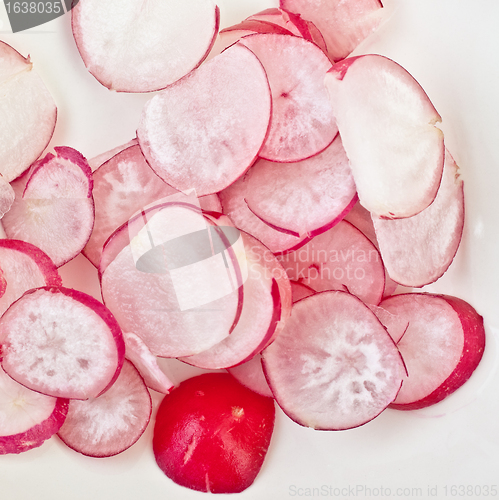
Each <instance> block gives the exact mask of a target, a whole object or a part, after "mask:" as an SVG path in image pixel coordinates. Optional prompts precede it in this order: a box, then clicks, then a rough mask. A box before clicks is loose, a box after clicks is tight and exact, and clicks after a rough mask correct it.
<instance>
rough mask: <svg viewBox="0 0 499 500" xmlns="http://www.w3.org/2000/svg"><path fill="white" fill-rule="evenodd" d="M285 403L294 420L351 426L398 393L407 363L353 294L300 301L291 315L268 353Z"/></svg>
mask: <svg viewBox="0 0 499 500" xmlns="http://www.w3.org/2000/svg"><path fill="white" fill-rule="evenodd" d="M263 368H264V372H265V375H266V377H267V381H268V383H269V386H270V389H271V390H272V392H273V394H274V397H275V399H276V401H277V403H278V404H279V406H280V407H281V408H282V409H283V410H284V412H285V413H286V414H287V415H288V416H289V417H290V418H292V419H293V420H294V421H295V422H297V423H299V424H300V425H304V426H306V427H312V428H314V429H323V430H326V429H328V430H340V429H350V428H352V427H357V426H359V425H363V424H365V423H367V422H369V421H370V420H372V419H373V418H374V417H376V416H377V415H379V414H380V413H381V412H382V411H383V410H384V409H385V408H386V407H387V406H388V405H389V404H390V403H391V402H393V400H394V399H395V397H396V396H397V393H398V391H399V389H400V385H401V383H402V376H403V371H404V365H403V362H402V358H401V356H400V353H399V352H398V350H397V347H396V346H395V343H394V342H393V340H392V339H391V338H390V336H389V335H388V333H387V331H386V329H385V328H384V327H383V325H382V324H381V323H380V322H379V320H378V319H377V317H376V316H375V315H374V313H373V312H372V311H371V310H370V309H369V308H368V307H367V306H366V305H365V304H363V303H362V301H361V300H360V299H358V298H357V297H355V296H354V295H351V294H349V293H347V292H339V291H336V292H322V293H316V294H315V295H312V296H310V297H307V298H305V299H302V300H300V301H299V302H296V303H295V304H294V306H293V311H292V314H291V318H290V319H289V320H288V321H287V322H286V325H285V327H284V329H283V330H282V331H281V333H280V334H279V335H278V337H277V338H276V339H275V340H274V342H273V343H272V344H271V345H270V346H269V347H267V349H265V351H263Z"/></svg>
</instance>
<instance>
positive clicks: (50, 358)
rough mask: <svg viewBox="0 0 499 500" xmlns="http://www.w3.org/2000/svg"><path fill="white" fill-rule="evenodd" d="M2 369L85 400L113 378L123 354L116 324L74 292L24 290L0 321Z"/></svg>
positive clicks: (45, 389) (44, 389)
mask: <svg viewBox="0 0 499 500" xmlns="http://www.w3.org/2000/svg"><path fill="white" fill-rule="evenodd" d="M0 344H1V346H2V356H3V357H2V367H3V369H4V370H5V372H6V373H7V374H8V375H10V376H11V377H12V378H13V379H14V380H16V381H17V382H19V383H20V384H23V385H24V386H26V387H28V388H29V389H32V390H34V391H37V392H40V393H42V394H46V395H48V396H53V397H62V398H68V399H88V398H92V397H96V396H98V395H99V394H101V393H103V392H104V391H106V390H107V389H108V388H109V387H110V386H111V385H112V384H113V382H114V381H115V380H116V377H117V376H118V374H119V372H120V370H121V366H122V364H123V359H124V356H125V344H124V342H123V336H122V333H121V330H120V327H119V326H118V323H117V322H116V320H115V319H114V317H113V316H112V314H111V313H110V311H109V310H108V309H107V308H106V307H105V306H104V305H103V304H102V303H101V302H99V301H97V300H96V299H94V298H93V297H91V296H90V295H87V294H85V293H83V292H79V291H77V290H72V289H69V288H64V287H42V288H35V289H33V290H29V291H28V292H26V293H25V294H24V295H23V296H22V297H21V298H20V299H18V300H17V301H16V302H14V303H13V304H12V305H11V306H10V307H9V309H7V311H6V312H5V313H4V314H3V316H2V317H1V319H0Z"/></svg>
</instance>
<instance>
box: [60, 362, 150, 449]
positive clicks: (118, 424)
mask: <svg viewBox="0 0 499 500" xmlns="http://www.w3.org/2000/svg"><path fill="white" fill-rule="evenodd" d="M151 412H152V401H151V395H150V394H149V391H148V390H147V387H146V386H145V385H144V381H143V380H142V377H141V376H140V375H139V372H138V371H137V370H136V368H135V367H134V366H133V364H132V363H130V361H126V360H125V362H124V363H123V368H122V370H121V372H120V375H119V377H118V378H117V379H116V382H115V383H114V384H113V386H112V387H111V388H110V389H109V390H108V391H106V392H105V393H104V394H102V395H101V396H99V397H97V398H93V399H88V400H86V401H75V400H72V401H70V402H69V410H68V415H67V417H66V420H65V422H64V424H63V425H62V427H61V428H60V429H59V432H58V433H57V434H58V436H59V437H60V438H61V439H62V441H63V442H64V443H65V444H66V445H67V446H69V447H70V448H72V449H73V450H75V451H77V452H79V453H81V454H83V455H87V456H90V457H96V458H101V457H110V456H113V455H117V454H118V453H121V452H123V451H125V450H127V449H128V448H130V446H132V445H133V444H135V443H136V442H137V440H138V439H139V438H140V436H141V435H142V434H143V433H144V431H145V429H146V427H147V424H148V423H149V420H150V418H151Z"/></svg>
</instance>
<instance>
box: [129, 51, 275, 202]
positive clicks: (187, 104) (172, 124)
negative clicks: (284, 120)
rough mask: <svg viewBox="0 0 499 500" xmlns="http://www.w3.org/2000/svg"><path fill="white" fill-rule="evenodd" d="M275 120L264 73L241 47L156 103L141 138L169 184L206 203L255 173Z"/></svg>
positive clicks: (146, 117) (175, 86)
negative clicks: (192, 191) (245, 175)
mask: <svg viewBox="0 0 499 500" xmlns="http://www.w3.org/2000/svg"><path fill="white" fill-rule="evenodd" d="M270 113H271V98H270V88H269V83H268V80H267V76H266V73H265V70H264V69H263V66H262V65H261V63H260V61H259V60H258V59H257V57H256V56H255V55H254V54H253V53H252V52H251V51H250V50H248V49H247V48H246V47H244V46H242V45H239V44H236V45H234V46H232V47H230V48H228V49H227V50H225V51H224V52H223V53H222V54H220V55H219V56H218V57H216V58H213V59H212V60H210V61H208V62H206V63H205V64H203V65H202V66H200V67H199V68H198V69H197V70H196V71H193V72H192V73H191V74H190V75H189V76H187V77H186V78H183V79H182V80H180V81H179V82H177V83H175V84H173V85H171V86H169V87H168V88H166V89H165V90H163V91H162V92H160V93H159V94H157V95H156V96H154V97H153V98H152V99H151V100H150V101H149V102H148V103H147V104H146V106H145V107H144V110H143V113H142V117H141V121H140V124H139V127H138V130H137V137H138V140H139V144H140V147H141V149H142V152H143V153H144V156H145V157H146V159H147V162H148V163H149V164H150V165H151V167H152V168H153V170H154V171H155V172H156V173H157V174H158V175H159V176H160V177H161V178H162V179H164V180H165V181H166V182H167V183H168V184H170V185H172V186H173V187H175V188H176V189H179V190H181V191H187V190H189V189H195V190H196V193H197V194H198V196H201V195H205V194H212V193H216V192H218V191H220V190H221V189H224V188H225V187H227V186H228V185H229V184H231V183H232V182H234V181H235V180H236V179H237V178H238V177H240V176H241V175H242V174H243V173H244V172H245V171H246V170H247V169H248V168H249V167H250V165H251V164H252V163H253V161H254V160H255V158H256V157H257V155H258V153H259V151H260V149H261V147H262V144H263V142H264V140H265V138H266V137H267V130H268V127H269V120H270Z"/></svg>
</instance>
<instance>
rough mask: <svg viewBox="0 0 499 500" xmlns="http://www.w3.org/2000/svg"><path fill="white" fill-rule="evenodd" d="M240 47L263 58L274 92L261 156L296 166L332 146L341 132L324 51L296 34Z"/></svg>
mask: <svg viewBox="0 0 499 500" xmlns="http://www.w3.org/2000/svg"><path fill="white" fill-rule="evenodd" d="M238 43H239V44H244V45H245V46H246V47H248V48H249V49H250V50H251V51H252V52H254V53H255V54H256V55H257V57H258V59H260V61H261V63H262V64H263V66H264V68H265V71H266V72H267V76H268V79H269V84H270V88H271V90H272V120H271V122H270V130H269V135H268V137H267V139H266V141H265V144H264V145H263V148H262V150H261V151H260V156H261V157H262V158H265V159H267V160H273V161H280V162H295V161H300V160H303V159H305V158H309V157H310V156H313V155H315V154H317V153H319V152H320V151H322V150H323V149H324V148H326V147H327V146H328V145H329V144H331V142H332V140H333V139H334V137H335V136H336V133H337V131H338V129H337V127H336V122H335V118H334V115H333V110H332V107H331V103H330V101H329V99H328V95H327V91H326V89H325V88H324V74H325V73H326V72H327V71H328V70H329V69H330V67H331V63H330V61H329V60H328V58H327V57H326V56H325V55H324V53H323V52H322V50H320V49H319V47H317V45H315V44H314V43H312V42H309V41H308V40H305V39H303V38H299V37H295V36H291V35H277V34H255V35H248V36H246V37H244V38H242V39H241V40H240V41H239V42H238ZM297 68H300V69H299V71H298V69H297Z"/></svg>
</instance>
